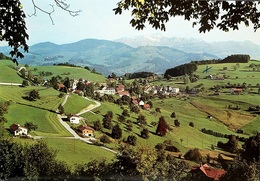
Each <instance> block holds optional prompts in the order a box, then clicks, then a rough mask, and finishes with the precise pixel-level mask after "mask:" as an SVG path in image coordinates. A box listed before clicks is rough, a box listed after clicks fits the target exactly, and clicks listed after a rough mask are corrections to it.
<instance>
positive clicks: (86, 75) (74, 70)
mask: <svg viewBox="0 0 260 181" xmlns="http://www.w3.org/2000/svg"><path fill="white" fill-rule="evenodd" d="M30 69H31V70H33V74H35V75H38V74H39V72H42V71H45V72H52V73H53V75H51V76H48V77H46V78H50V77H52V76H57V75H60V76H61V77H63V78H65V77H69V78H71V79H77V80H78V79H80V78H83V79H85V80H90V81H94V82H105V77H104V76H102V75H99V74H93V73H91V72H90V71H88V70H86V69H84V68H80V67H68V66H32V67H30ZM34 69H37V70H36V71H34Z"/></svg>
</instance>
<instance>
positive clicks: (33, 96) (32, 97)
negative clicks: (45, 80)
mask: <svg viewBox="0 0 260 181" xmlns="http://www.w3.org/2000/svg"><path fill="white" fill-rule="evenodd" d="M27 98H28V100H30V101H34V100H35V99H40V95H39V92H38V91H37V90H35V89H33V90H31V91H30V92H29V94H28V96H27Z"/></svg>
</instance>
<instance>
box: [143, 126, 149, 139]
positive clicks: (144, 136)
mask: <svg viewBox="0 0 260 181" xmlns="http://www.w3.org/2000/svg"><path fill="white" fill-rule="evenodd" d="M141 137H142V138H144V139H148V138H149V130H148V129H147V128H144V129H143V130H142V131H141Z"/></svg>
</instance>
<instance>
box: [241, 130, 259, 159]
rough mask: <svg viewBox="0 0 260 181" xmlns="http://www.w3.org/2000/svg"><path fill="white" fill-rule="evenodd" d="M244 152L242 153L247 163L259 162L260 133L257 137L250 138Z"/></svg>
mask: <svg viewBox="0 0 260 181" xmlns="http://www.w3.org/2000/svg"><path fill="white" fill-rule="evenodd" d="M243 147H244V152H243V153H242V157H243V159H245V160H247V161H251V162H252V161H254V160H255V161H259V155H260V133H257V134H256V135H255V136H251V137H249V138H248V139H247V140H246V142H245V144H244V145H243Z"/></svg>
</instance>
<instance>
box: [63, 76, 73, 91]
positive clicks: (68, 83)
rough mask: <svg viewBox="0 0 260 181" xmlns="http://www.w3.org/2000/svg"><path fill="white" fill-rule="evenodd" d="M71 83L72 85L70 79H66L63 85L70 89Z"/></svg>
mask: <svg viewBox="0 0 260 181" xmlns="http://www.w3.org/2000/svg"><path fill="white" fill-rule="evenodd" d="M70 84H71V83H70V79H69V78H68V77H66V78H65V79H64V83H63V85H64V86H65V87H66V88H67V89H69V88H70V86H71V85H70Z"/></svg>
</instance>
